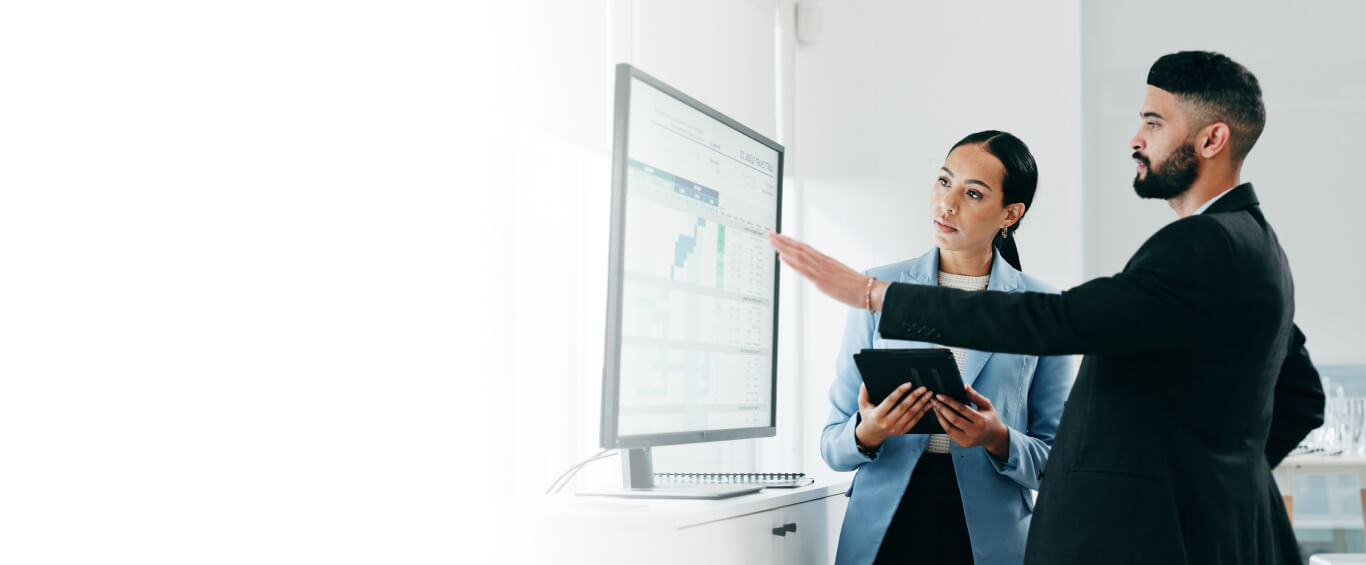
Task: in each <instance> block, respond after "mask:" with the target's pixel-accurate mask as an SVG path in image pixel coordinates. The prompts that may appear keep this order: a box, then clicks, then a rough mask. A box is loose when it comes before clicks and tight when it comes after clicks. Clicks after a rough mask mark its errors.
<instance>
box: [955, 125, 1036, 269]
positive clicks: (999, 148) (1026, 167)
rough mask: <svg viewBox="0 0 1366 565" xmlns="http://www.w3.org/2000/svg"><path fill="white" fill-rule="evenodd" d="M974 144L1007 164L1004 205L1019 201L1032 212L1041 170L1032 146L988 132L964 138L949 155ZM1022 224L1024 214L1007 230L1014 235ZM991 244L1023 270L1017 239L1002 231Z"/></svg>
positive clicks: (1026, 210) (1007, 136) (1014, 138)
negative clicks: (962, 147) (1035, 161)
mask: <svg viewBox="0 0 1366 565" xmlns="http://www.w3.org/2000/svg"><path fill="white" fill-rule="evenodd" d="M972 144H981V145H982V148H983V149H986V150H987V153H990V154H992V156H994V157H996V158H997V159H999V160H1000V161H1001V164H1002V165H1005V169H1006V173H1005V177H1004V178H1002V179H1001V196H1002V199H1001V206H1003V207H1004V206H1009V205H1011V204H1014V203H1016V202H1019V203H1022V204H1024V205H1025V213H1026V214H1027V213H1029V207H1030V206H1031V205H1033V204H1034V189H1035V188H1037V187H1038V185H1039V168H1038V166H1037V165H1035V164H1034V155H1033V154H1032V153H1030V152H1029V147H1026V146H1025V144H1024V142H1023V141H1020V138H1018V137H1015V136H1013V135H1010V134H1008V133H1006V132H1003V131H996V130H987V131H979V132H977V133H974V134H971V135H969V136H967V137H964V138H963V139H962V140H961V141H959V142H958V143H955V144H953V147H950V148H949V153H953V150H954V149H958V148H959V147H961V146H963V145H972ZM1022 221H1024V216H1023V215H1021V216H1020V219H1019V220H1017V221H1016V222H1015V223H1014V224H1011V226H1010V227H1009V228H1007V231H1009V233H1010V234H1011V235H1014V234H1015V230H1018V229H1020V222H1022ZM991 243H992V245H994V246H995V247H996V250H997V251H999V252H1000V253H1001V257H1004V258H1005V260H1006V262H1007V263H1010V266H1012V267H1015V269H1016V270H1023V269H1021V268H1020V250H1019V248H1017V247H1016V246H1015V238H1013V237H1008V238H1003V237H1001V232H1000V231H997V232H996V239H994V240H992V242H991Z"/></svg>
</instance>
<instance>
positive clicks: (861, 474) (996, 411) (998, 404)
mask: <svg viewBox="0 0 1366 565" xmlns="http://www.w3.org/2000/svg"><path fill="white" fill-rule="evenodd" d="M1037 181H1038V171H1037V169H1036V167H1035V164H1034V157H1033V156H1032V155H1031V154H1030V153H1029V149H1028V148H1027V147H1026V146H1025V144H1024V143H1023V142H1021V141H1020V140H1019V139H1017V138H1016V137H1015V136H1013V135H1011V134H1009V133H1003V132H999V131H983V132H978V133H974V134H972V135H969V136H967V137H965V138H963V140H962V141H959V142H958V143H957V144H955V145H954V146H953V147H952V148H951V149H950V150H949V154H948V157H947V158H946V159H945V160H944V166H943V167H942V168H941V169H940V171H939V175H938V177H937V178H936V179H935V181H934V184H933V185H932V186H931V188H930V218H929V222H930V232H931V233H932V234H933V239H934V244H935V247H934V248H932V249H930V250H929V252H927V253H925V254H924V255H922V256H920V257H919V258H916V259H911V260H909V261H903V262H901V263H894V264H891V265H887V266H883V267H878V268H875V269H870V270H868V271H867V272H866V273H865V274H866V275H867V276H869V277H872V278H873V279H877V280H882V281H900V282H909V283H914V284H925V285H940V286H950V287H954V288H959V289H962V290H967V291H975V290H984V289H991V290H1000V291H1005V292H1026V291H1031V292H1057V290H1056V289H1055V288H1053V287H1051V286H1048V285H1046V284H1044V283H1043V282H1040V281H1039V280H1037V279H1035V278H1033V277H1029V276H1026V275H1024V274H1021V272H1020V259H1019V253H1018V252H1017V250H1016V247H1015V243H1014V238H1012V237H1011V234H1013V233H1014V232H1015V230H1017V229H1019V227H1020V220H1021V219H1022V218H1023V217H1024V215H1025V212H1026V211H1027V210H1028V208H1029V206H1030V204H1031V203H1032V202H1033V200H1034V189H1035V185H1036V184H1037ZM870 283H871V279H870ZM880 317H881V313H880V312H879V313H876V314H872V315H870V314H869V313H868V312H867V311H864V310H863V309H855V310H851V311H850V313H849V319H848V322H847V324H846V326H845V332H844V343H843V346H842V347H841V351H840V356H839V360H838V362H837V365H836V376H835V382H834V384H833V385H832V386H831V388H830V401H831V404H832V405H833V408H832V410H831V411H830V417H829V420H828V422H827V424H826V426H825V431H824V432H822V434H821V456H822V457H824V458H825V461H826V463H827V464H829V465H830V467H831V468H833V469H835V470H837V471H851V470H855V469H857V470H858V473H857V474H856V475H855V477H854V482H853V486H852V487H851V488H850V489H849V493H848V496H849V497H850V501H849V507H848V510H847V512H846V514H845V518H844V525H843V529H842V530H841V532H840V540H839V551H838V557H837V558H836V562H837V563H840V564H859V565H861V564H866V563H931V564H949V563H977V564H979V565H988V564H991V565H994V564H1018V563H1021V562H1023V561H1024V548H1025V536H1026V534H1027V532H1028V531H1029V518H1030V514H1031V512H1032V511H1033V506H1034V499H1033V496H1032V492H1031V489H1037V488H1038V486H1039V480H1040V478H1041V475H1042V471H1043V468H1044V463H1045V462H1046V461H1047V459H1048V451H1049V449H1050V446H1051V444H1052V441H1053V434H1054V432H1055V431H1056V430H1057V427H1058V419H1059V417H1060V416H1061V414H1062V407H1063V401H1064V400H1066V398H1067V394H1068V392H1069V390H1070V387H1071V384H1072V378H1073V369H1072V363H1071V361H1070V360H1069V359H1068V358H1066V357H1035V356H1029V355H1011V354H1005V353H987V352H979V351H965V350H961V349H956V348H950V349H952V351H953V355H954V358H955V360H956V361H957V362H958V367H959V371H960V373H961V374H962V376H963V382H964V383H965V384H967V385H968V397H969V399H970V400H971V401H972V403H973V404H975V405H976V407H975V408H974V407H972V406H965V405H962V404H959V403H957V402H956V401H953V400H952V399H947V398H945V399H938V398H932V396H933V395H931V394H928V393H927V391H925V390H924V389H923V387H922V388H919V389H915V390H912V389H911V388H910V387H909V385H902V389H901V391H900V392H898V393H893V394H892V395H889V396H888V398H887V400H885V401H883V402H882V403H881V404H879V405H873V404H872V403H871V402H870V401H869V399H868V391H867V389H866V388H864V387H863V386H862V379H861V378H860V376H859V372H858V369H857V368H856V367H855V366H854V361H853V354H854V353H857V352H858V351H859V350H861V349H867V348H877V349H883V348H917V347H919V348H924V347H936V346H935V345H934V344H930V343H921V342H909V341H897V340H888V339H882V337H881V336H880V335H879V334H878V332H877V327H878V322H879V319H880ZM999 323H1009V321H1008V320H1000V321H999ZM902 393H908V394H906V396H905V398H904V400H902V401H901V402H900V403H897V399H898V397H900V396H902ZM921 418H935V419H937V420H938V421H939V423H940V425H941V426H943V428H944V430H945V431H946V432H947V433H946V434H934V435H927V434H907V433H906V432H907V430H909V429H910V428H911V427H912V426H914V425H915V424H916V423H917V422H919V421H920V419H921Z"/></svg>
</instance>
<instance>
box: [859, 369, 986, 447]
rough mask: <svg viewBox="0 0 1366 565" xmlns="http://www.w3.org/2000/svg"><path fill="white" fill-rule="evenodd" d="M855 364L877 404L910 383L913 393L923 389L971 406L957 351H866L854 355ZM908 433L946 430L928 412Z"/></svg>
mask: <svg viewBox="0 0 1366 565" xmlns="http://www.w3.org/2000/svg"><path fill="white" fill-rule="evenodd" d="M854 364H855V365H857V366H858V371H859V374H860V375H862V376H863V384H864V385H865V386H867V387H868V398H869V400H872V401H873V404H879V403H881V402H882V401H883V400H884V399H886V398H887V395H889V394H891V393H892V392H893V391H895V390H896V387H899V386H901V385H902V383H908V382H909V383H911V390H915V388H917V387H921V386H923V387H925V388H927V389H929V390H930V392H933V393H935V394H942V395H944V396H947V397H949V398H952V399H954V400H957V401H959V402H962V403H963V404H969V403H968V391H967V389H966V388H964V387H963V377H962V376H961V375H959V374H958V364H957V363H956V362H954V360H953V352H951V351H949V350H947V349H938V348H934V349H864V350H863V351H860V352H858V353H855V354H854ZM898 402H900V400H898ZM907 433H912V434H942V433H944V428H942V427H940V426H939V421H938V420H937V419H935V417H934V415H933V414H930V413H929V412H926V413H925V416H924V417H922V418H920V422H918V423H916V425H915V426H913V427H912V428H911V431H909V432H907Z"/></svg>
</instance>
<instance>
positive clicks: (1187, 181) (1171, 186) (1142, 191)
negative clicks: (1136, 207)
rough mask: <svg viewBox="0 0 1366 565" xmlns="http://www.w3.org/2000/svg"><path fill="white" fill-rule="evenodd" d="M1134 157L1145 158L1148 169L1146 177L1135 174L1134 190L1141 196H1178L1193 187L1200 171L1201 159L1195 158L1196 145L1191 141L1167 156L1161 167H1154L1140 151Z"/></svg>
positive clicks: (1165, 197)
mask: <svg viewBox="0 0 1366 565" xmlns="http://www.w3.org/2000/svg"><path fill="white" fill-rule="evenodd" d="M1134 158H1135V159H1141V160H1143V163H1144V164H1145V165H1147V169H1148V176H1146V177H1143V176H1141V175H1137V174H1135V175H1134V192H1137V193H1138V196H1139V197H1140V198H1161V199H1162V200H1171V199H1172V198H1176V197H1177V196H1180V195H1181V193H1183V192H1185V191H1186V190H1187V189H1189V188H1190V187H1191V184H1192V183H1194V182H1195V177H1196V175H1198V174H1199V172H1200V160H1199V159H1196V158H1195V145H1193V144H1189V143H1188V144H1186V145H1183V146H1181V148H1180V149H1177V150H1176V151H1175V152H1173V153H1172V154H1171V156H1170V157H1167V160H1165V161H1163V162H1162V163H1161V164H1160V166H1161V169H1154V168H1153V165H1152V163H1151V162H1149V161H1148V159H1147V158H1145V157H1143V156H1142V155H1139V154H1138V153H1134Z"/></svg>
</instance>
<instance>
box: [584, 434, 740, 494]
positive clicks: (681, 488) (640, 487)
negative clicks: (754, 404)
mask: <svg viewBox="0 0 1366 565" xmlns="http://www.w3.org/2000/svg"><path fill="white" fill-rule="evenodd" d="M621 477H622V488H620V489H615V490H601V491H582V492H578V493H575V494H578V495H579V496H616V497H621V498H685V499H694V500H717V499H721V498H730V497H732V496H740V495H743V494H752V493H756V492H759V491H761V490H763V488H764V487H763V486H762V485H668V486H655V471H654V462H653V461H652V460H651V457H650V448H648V447H633V448H630V449H623V450H622V452H621Z"/></svg>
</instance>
